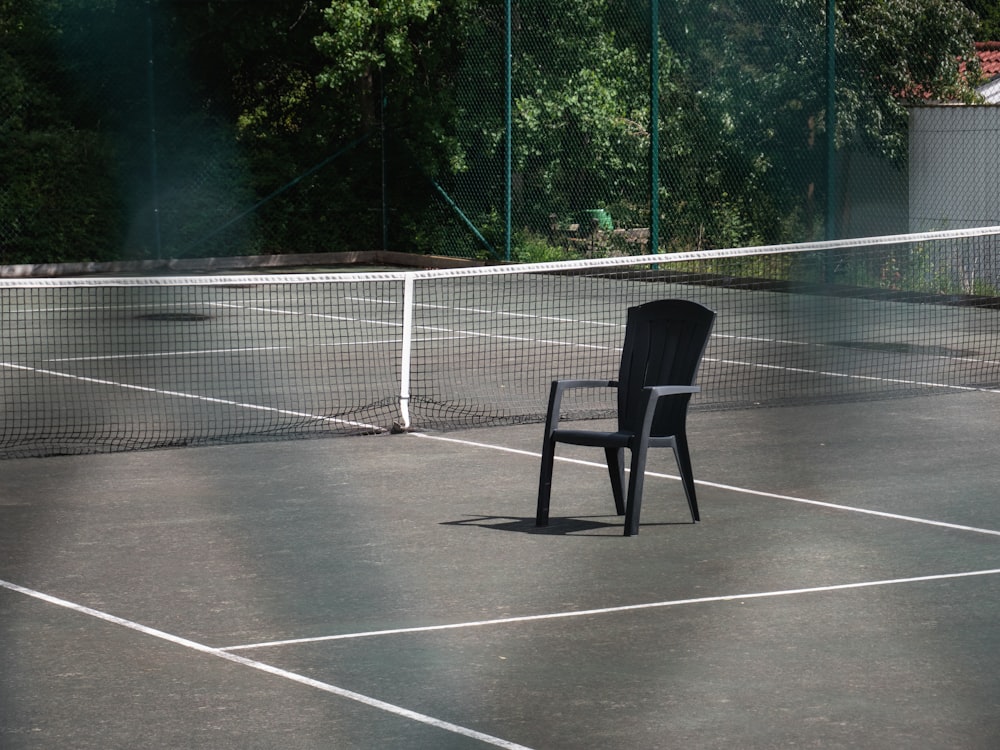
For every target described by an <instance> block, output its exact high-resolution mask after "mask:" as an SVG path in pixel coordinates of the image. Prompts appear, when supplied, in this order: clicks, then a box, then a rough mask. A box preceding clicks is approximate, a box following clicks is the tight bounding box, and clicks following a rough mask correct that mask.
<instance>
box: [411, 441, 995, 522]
mask: <svg viewBox="0 0 1000 750" xmlns="http://www.w3.org/2000/svg"><path fill="white" fill-rule="evenodd" d="M408 434H410V435H412V436H413V437H420V438H423V439H425V440H439V441H441V442H445V443H455V444H457V445H465V446H469V447H471V448H485V449H487V450H495V451H501V452H503V453H515V454H518V455H522V456H530V457H531V458H538V459H540V458H541V454H540V453H536V452H534V451H526V450H520V449H517V448H508V447H506V446H502V445H493V444H490V443H479V442H473V441H471V440H460V439H458V438H448V437H443V436H441V435H428V434H427V433H421V432H411V433H408ZM556 460H557V461H563V462H565V463H573V464H579V465H581V466H592V467H596V468H599V469H604V470H607V467H606V466H605V465H604V464H602V463H598V462H596V461H586V460H583V459H579V458H566V457H561V456H556ZM646 476H647V477H656V478H658V479H676V480H678V481H679V480H680V477H678V476H676V475H674V474H661V473H658V472H653V471H647V472H646ZM695 484H699V485H702V486H704V487H712V488H713V489H717V490H726V491H727V492H738V493H741V494H746V495H754V496H756V497H766V498H770V499H773V500H788V501H791V502H794V503H801V504H803V505H813V506H816V507H820V508H829V509H831V510H843V511H847V512H849V513H861V514H864V515H868V516H877V517H879V518H888V519H890V520H893V521H907V522H909V523H919V524H924V525H925V526H937V527H940V528H945V529H953V530H955V531H971V532H973V533H976V534H988V535H991V536H1000V530H995V529H981V528H978V527H975V526H963V525H962V524H957V523H948V522H946V521H935V520H933V519H930V518H920V517H918V516H904V515H900V514H899V513H888V512H886V511H882V510H871V509H869V508H859V507H857V506H854V505H841V504H839V503H830V502H826V501H824V500H811V499H809V498H804V497H796V496H794V495H781V494H778V493H776V492H764V491H763V490H753V489H749V488H747V487H736V486H734V485H731V484H720V483H718V482H708V481H705V480H703V479H696V480H695Z"/></svg>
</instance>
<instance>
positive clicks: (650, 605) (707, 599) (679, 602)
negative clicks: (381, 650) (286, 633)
mask: <svg viewBox="0 0 1000 750" xmlns="http://www.w3.org/2000/svg"><path fill="white" fill-rule="evenodd" d="M997 574H1000V568H991V569H989V570H967V571H962V572H960V573H938V574H935V575H927V576H912V577H910V578H887V579H882V580H878V581H857V582H855V583H835V584H831V585H829V586H809V587H806V588H800V589H780V590H778V591H757V592H751V593H746V594H724V595H721V596H701V597H697V598H694V599H672V600H669V601H664V602H643V603H642V604H623V605H620V606H617V607H599V608H597V609H579V610H570V611H566V612H546V613H544V614H540V615H522V616H520V617H499V618H496V619H494V620H473V621H470V622H454V623H448V624H445V625H424V626H417V627H412V628H394V629H391V630H369V631H364V632H360V633H341V634H339V635H318V636H313V637H310V638H293V639H289V640H285V641H269V642H266V643H248V644H244V645H241V646H227V647H226V648H222V649H219V650H220V651H226V652H230V651H249V650H252V649H260V648H271V647H275V646H294V645H299V644H304V643H320V642H324V641H342V640H351V639H356V638H371V637H373V636H380V635H404V634H407V633H429V632H433V631H436V630H459V629H463V628H478V627H485V626H489V625H509V624H512V623H522V622H536V621H539V620H563V619H566V618H570V617H591V616H593V615H607V614H617V613H620V612H634V611H638V610H643V609H663V608H665V607H681V606H687V605H691V604H716V603H719V602H734V601H746V600H748V599H771V598H776V597H780V596H797V595H799V594H821V593H826V592H830V591H848V590H851V589H865V588H874V587H877V586H896V585H900V584H904V583H926V582H928V581H946V580H952V579H956V578H974V577H978V576H991V575H997Z"/></svg>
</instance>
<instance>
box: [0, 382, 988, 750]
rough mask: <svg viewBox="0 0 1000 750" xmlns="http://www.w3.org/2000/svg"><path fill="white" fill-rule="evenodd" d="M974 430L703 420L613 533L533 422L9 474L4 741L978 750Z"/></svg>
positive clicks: (588, 461)
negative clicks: (546, 498)
mask: <svg viewBox="0 0 1000 750" xmlns="http://www.w3.org/2000/svg"><path fill="white" fill-rule="evenodd" d="M998 416H1000V401H997V394H994V393H958V394H954V395H947V396H938V397H929V398H920V399H916V398H912V399H910V398H901V399H892V400H886V401H872V402H867V403H842V404H829V405H818V406H810V407H789V408H782V409H766V410H746V411H728V412H723V411H717V412H711V411H709V412H694V413H692V415H691V417H690V430H691V435H690V437H691V444H692V455H693V460H694V464H695V475H696V479H698V480H699V482H700V483H699V486H698V492H699V503H700V505H701V509H702V518H703V520H702V522H701V523H700V524H692V523H690V521H689V518H690V516H689V515H688V511H687V505H686V502H685V500H684V495H683V491H682V489H681V487H680V483H679V482H678V481H676V480H675V479H674V478H673V476H672V475H673V474H674V473H675V467H674V465H673V462H672V458H671V457H670V455H669V453H668V452H666V451H659V452H656V453H654V454H652V455H651V461H650V467H649V469H650V472H651V475H650V476H649V478H648V479H647V484H646V495H645V500H644V503H643V511H642V519H641V520H642V525H641V527H640V533H639V535H638V536H636V537H633V538H625V537H623V536H622V535H621V532H622V528H621V520H620V519H619V518H618V517H617V516H615V515H614V513H613V503H612V500H611V494H610V487H609V486H608V481H607V472H606V469H605V468H604V466H603V465H602V464H601V459H602V458H603V455H602V453H601V451H599V450H598V451H593V450H591V451H588V450H587V449H579V450H572V449H568V448H567V449H566V450H563V448H562V446H561V447H560V451H561V452H560V453H559V454H558V455H559V456H560V457H564V458H573V459H576V461H574V462H559V463H557V465H556V470H555V478H554V485H553V496H552V514H553V515H552V521H551V525H550V526H549V527H547V528H544V529H538V528H536V527H535V526H534V501H535V491H536V485H537V471H538V458H537V456H535V455H532V454H534V453H535V452H537V450H538V448H539V443H540V440H541V432H542V428H541V426H540V425H528V426H518V427H508V428H502V429H482V430H470V431H464V432H458V433H445V434H427V435H396V436H383V437H355V438H338V439H330V440H302V441H291V442H275V443H257V444H250V445H238V446H222V447H211V448H198V449H178V450H159V451H149V452H141V453H125V454H115V455H97V456H89V457H57V458H47V459H24V460H16V461H8V462H4V463H3V464H0V469H2V471H3V472H4V482H3V486H2V489H0V519H2V523H0V550H2V555H0V581H2V584H0V613H2V614H0V643H2V644H3V645H2V660H0V746H2V747H4V748H5V749H11V750H15V749H16V750H20V749H22V748H52V747H73V748H91V747H93V748H97V747H100V748H112V747H114V748H125V747H130V748H131V747H145V748H176V747H197V748H213V749H215V748H332V747H335V748H435V749H436V748H479V747H506V748H517V747H529V748H545V749H546V750H549V749H550V748H556V749H558V748H567V749H568V748H573V749H579V748H630V749H631V748H674V747H696V748H727V749H728V748H734V747H739V748H773V747H906V748H956V747H961V748H983V749H984V750H985V749H986V748H991V749H992V748H995V747H997V746H998V745H1000V628H998V622H1000V503H998V500H997V494H996V488H997V487H998V486H1000V462H997V461H996V447H995V445H996V435H995V434H996V427H995V425H996V424H997V423H998V421H997V417H998ZM498 531H499V532H507V533H494V532H498ZM598 538H600V541H599V542H598V541H596V540H597V539H598Z"/></svg>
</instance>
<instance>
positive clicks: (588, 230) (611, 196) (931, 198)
mask: <svg viewBox="0 0 1000 750" xmlns="http://www.w3.org/2000/svg"><path fill="white" fill-rule="evenodd" d="M922 2H923V4H924V5H926V6H927V7H928V8H929V9H930V10H933V13H932V12H930V11H928V12H927V13H922V14H910V15H912V16H914V17H910V15H905V14H899V13H897V14H896V15H892V13H893V6H894V3H893V2H892V1H891V0H880V1H879V2H871V3H860V2H849V1H848V0H840V2H836V3H835V2H834V1H833V0H767V1H766V2H765V1H764V0H744V1H742V2H735V1H718V2H700V1H695V0H657V1H656V2H654V3H650V2H629V3H621V2H609V1H608V0H509V1H505V0H492V1H484V2H470V1H469V0H447V1H446V0H434V2H428V3H407V2H403V1H402V0H397V2H393V1H392V0H382V1H381V2H378V3H355V2H352V1H351V0H337V2H332V1H331V2H319V1H318V0H312V1H309V0H276V1H275V2H258V1H256V0H240V1H239V2H234V1H233V0H131V1H125V0H118V1H116V0H100V1H95V2H83V0H27V1H26V2H16V3H15V2H13V0H0V9H2V10H3V13H2V14H0V41H2V45H0V177H2V180H0V264H11V263H37V262H56V261H73V260H113V259H131V258H144V259H146V258H167V257H201V256H220V255H252V254H267V253H291V252H322V251H340V250H369V249H393V250H405V251H409V252H416V253H425V254H440V255H451V256H458V257H467V258H483V259H494V260H525V261H530V260H551V259H557V258H568V257H583V256H594V255H608V254H615V255H622V254H642V253H648V252H654V251H655V252H669V251H673V250H687V249H693V248H708V247H728V246H741V245H754V244H761V243H772V242H785V241H800V240H811V239H817V238H823V237H829V238H833V237H845V236H867V235H875V234H890V233H897V232H905V231H910V230H914V231H916V230H925V229H933V228H944V227H954V226H961V225H968V224H980V225H983V224H996V223H1000V208H998V206H997V204H996V199H995V198H991V197H988V196H995V195H996V194H997V192H996V191H995V189H993V187H991V186H992V185H993V183H995V180H996V175H997V173H998V172H997V166H998V165H1000V145H998V144H1000V139H998V138H996V137H990V135H991V134H992V135H996V131H997V130H1000V124H998V123H997V118H995V117H992V115H991V112H995V110H990V109H989V108H988V107H984V106H982V105H970V103H972V102H974V101H975V94H974V92H973V88H974V85H975V84H977V83H979V80H978V78H977V76H978V68H977V66H976V61H975V56H974V54H973V52H972V49H973V48H972V38H973V37H972V35H973V33H974V29H975V25H974V19H973V18H972V17H971V15H969V14H968V12H967V11H964V9H963V8H962V5H961V3H958V2H952V0H922ZM918 4H919V3H918ZM895 5H899V3H895ZM421 9H422V10H421ZM831 11H832V14H831ZM351 13H360V14H361V15H362V16H364V15H365V14H367V15H368V16H370V18H368V20H369V21H371V23H370V25H369V27H367V28H370V29H371V30H372V32H371V35H370V40H374V41H371V47H370V48H364V49H362V47H361V44H362V42H358V45H359V46H358V48H357V49H345V48H344V47H343V46H341V47H339V48H337V47H336V43H335V42H336V40H334V41H330V38H331V35H333V37H336V35H337V34H338V33H340V32H343V31H344V29H345V28H346V24H347V20H348V19H353V20H352V23H353V22H354V21H355V20H357V18H359V16H356V15H351ZM406 13H408V14H409V15H406V16H405V22H404V21H399V20H398V17H399V16H400V14H403V15H405V14H406ZM394 14H395V15H394ZM916 15H919V16H920V17H919V18H917V17H916ZM372 19H374V20H372ZM394 19H396V20H394ZM831 22H832V26H831ZM359 23H360V22H359ZM394 23H395V24H396V25H395V26H393V24H394ZM833 39H835V40H836V43H835V45H831V44H830V42H831V40H833ZM355 53H356V54H355ZM366 55H367V57H365V56H366ZM354 57H358V58H364V59H365V60H368V61H369V62H368V64H367V67H362V68H359V70H361V72H360V73H355V74H354V75H353V77H349V76H348V77H345V75H340V77H337V75H334V74H333V73H331V72H330V71H331V69H336V66H337V65H341V66H342V65H344V64H346V63H344V60H345V59H353V58H354ZM831 86H832V88H831ZM938 100H948V101H950V102H961V103H965V105H966V106H963V107H952V108H949V114H948V116H947V117H945V118H944V119H941V118H938V119H932V120H928V119H927V118H926V117H925V115H926V110H925V108H924V107H923V106H922V107H921V108H920V109H919V110H913V109H912V105H914V104H920V105H926V104H930V103H932V102H935V101H938ZM920 118H923V119H920ZM971 118H979V119H977V120H976V122H975V123H974V124H970V123H972V120H971ZM984 118H985V119H984ZM911 119H919V126H918V127H911V126H910V121H911ZM977 128H978V129H977ZM991 128H992V130H991ZM970 129H971V130H975V131H976V132H977V133H985V134H986V135H984V136H983V137H977V138H972V139H971V140H970V138H969V137H968V135H967V133H968V132H969V131H970ZM963 134H965V135H963ZM943 155H946V158H943ZM991 181H992V182H991ZM964 196H969V199H968V200H965V199H964Z"/></svg>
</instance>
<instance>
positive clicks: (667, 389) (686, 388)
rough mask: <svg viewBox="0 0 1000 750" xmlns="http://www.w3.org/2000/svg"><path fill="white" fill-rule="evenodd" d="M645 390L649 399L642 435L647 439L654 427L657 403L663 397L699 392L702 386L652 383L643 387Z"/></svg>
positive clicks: (643, 419)
mask: <svg viewBox="0 0 1000 750" xmlns="http://www.w3.org/2000/svg"><path fill="white" fill-rule="evenodd" d="M643 391H645V392H646V394H647V396H646V398H647V401H646V408H645V411H644V413H643V417H642V432H641V433H640V435H641V436H642V437H643V439H646V438H648V437H649V432H650V430H651V429H652V427H653V415H655V414H656V405H657V404H658V403H659V401H660V399H661V398H665V397H667V396H684V395H690V394H692V393H699V392H700V391H701V387H700V386H697V385H650V386H646V387H645V388H643Z"/></svg>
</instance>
